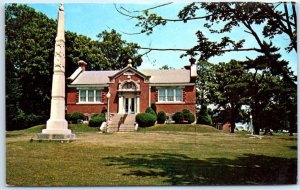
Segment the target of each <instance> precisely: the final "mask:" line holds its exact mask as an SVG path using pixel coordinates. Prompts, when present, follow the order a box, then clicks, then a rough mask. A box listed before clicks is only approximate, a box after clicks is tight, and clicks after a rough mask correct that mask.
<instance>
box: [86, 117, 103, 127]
mask: <svg viewBox="0 0 300 190" xmlns="http://www.w3.org/2000/svg"><path fill="white" fill-rule="evenodd" d="M104 121H106V119H105V117H101V116H100V115H98V116H94V117H92V118H91V119H90V121H89V126H90V127H100V126H101V124H102V123H103V122H104Z"/></svg>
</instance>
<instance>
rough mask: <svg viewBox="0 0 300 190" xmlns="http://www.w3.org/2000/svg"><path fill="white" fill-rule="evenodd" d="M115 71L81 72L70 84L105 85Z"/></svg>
mask: <svg viewBox="0 0 300 190" xmlns="http://www.w3.org/2000/svg"><path fill="white" fill-rule="evenodd" d="M117 72H118V70H115V71H83V72H82V73H81V74H80V75H79V76H78V77H77V78H76V79H75V80H74V81H73V82H72V83H71V84H106V83H108V82H109V78H108V77H109V76H112V75H114V74H116V73H117Z"/></svg>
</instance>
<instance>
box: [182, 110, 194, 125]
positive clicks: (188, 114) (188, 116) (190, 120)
mask: <svg viewBox="0 0 300 190" xmlns="http://www.w3.org/2000/svg"><path fill="white" fill-rule="evenodd" d="M182 114H183V120H184V121H187V122H188V123H193V122H194V121H195V116H194V115H193V114H192V113H191V112H190V110H188V109H183V110H182Z"/></svg>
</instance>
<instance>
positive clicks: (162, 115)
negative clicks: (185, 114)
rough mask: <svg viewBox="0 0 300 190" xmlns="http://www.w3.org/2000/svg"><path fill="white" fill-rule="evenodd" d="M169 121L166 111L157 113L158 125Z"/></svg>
mask: <svg viewBox="0 0 300 190" xmlns="http://www.w3.org/2000/svg"><path fill="white" fill-rule="evenodd" d="M166 119H167V116H166V113H165V112H164V111H159V112H158V113H157V123H159V124H164V123H165V121H166Z"/></svg>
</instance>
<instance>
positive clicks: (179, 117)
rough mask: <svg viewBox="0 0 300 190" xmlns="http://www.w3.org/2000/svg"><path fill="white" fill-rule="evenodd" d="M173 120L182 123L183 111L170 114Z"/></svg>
mask: <svg viewBox="0 0 300 190" xmlns="http://www.w3.org/2000/svg"><path fill="white" fill-rule="evenodd" d="M172 119H173V121H175V123H176V124H180V123H183V119H184V118H183V113H182V112H176V113H175V114H174V115H173V116H172Z"/></svg>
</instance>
